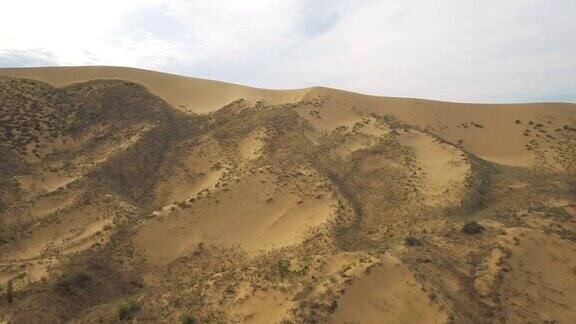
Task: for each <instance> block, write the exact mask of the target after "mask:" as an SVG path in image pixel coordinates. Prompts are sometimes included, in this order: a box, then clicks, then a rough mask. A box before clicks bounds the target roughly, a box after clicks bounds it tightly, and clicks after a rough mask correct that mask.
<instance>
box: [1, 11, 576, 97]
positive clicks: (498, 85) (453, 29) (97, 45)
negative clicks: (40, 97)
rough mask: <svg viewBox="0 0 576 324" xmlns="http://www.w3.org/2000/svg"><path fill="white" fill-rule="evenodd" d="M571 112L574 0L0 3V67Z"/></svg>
mask: <svg viewBox="0 0 576 324" xmlns="http://www.w3.org/2000/svg"><path fill="white" fill-rule="evenodd" d="M46 65H120V66H131V67H138V68H145V69H154V70H159V71H165V72H171V73H177V74H183V75H189V76H194V77H202V78H210V79H217V80H221V81H228V82H233V83H240V84H246V85H252V86H257V87H265V88H300V87H307V86H312V85H324V86H329V87H335V88H341V89H347V90H353V91H359V92H363V93H370V94H378V95H385V96H402V97H421V98H429V99H442V100H452V101H467V102H524V101H570V102H576V1H575V0H434V1H431V0H355V1H354V0H332V1H328V0H92V1H81V0H50V1H45V0H35V1H34V0H2V3H1V4H0V66H3V67H11V66H46Z"/></svg>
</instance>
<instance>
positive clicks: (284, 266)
mask: <svg viewBox="0 0 576 324" xmlns="http://www.w3.org/2000/svg"><path fill="white" fill-rule="evenodd" d="M276 267H277V268H278V272H280V275H281V276H282V277H285V276H287V275H288V274H289V273H290V260H286V259H282V260H280V261H278V263H277V264H276Z"/></svg>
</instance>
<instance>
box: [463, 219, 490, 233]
mask: <svg viewBox="0 0 576 324" xmlns="http://www.w3.org/2000/svg"><path fill="white" fill-rule="evenodd" d="M485 230H486V229H485V228H484V226H482V225H480V224H478V222H477V221H469V222H468V223H466V224H464V226H462V232H463V233H464V234H468V235H476V234H480V233H482V232H484V231H485Z"/></svg>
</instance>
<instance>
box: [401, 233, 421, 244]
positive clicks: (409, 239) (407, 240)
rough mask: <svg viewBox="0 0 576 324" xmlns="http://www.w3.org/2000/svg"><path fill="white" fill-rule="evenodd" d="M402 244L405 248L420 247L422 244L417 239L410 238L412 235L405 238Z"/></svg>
mask: <svg viewBox="0 0 576 324" xmlns="http://www.w3.org/2000/svg"><path fill="white" fill-rule="evenodd" d="M404 243H405V244H406V245H407V246H420V245H422V242H420V240H419V239H418V238H417V237H415V236H412V235H408V236H406V238H405V239H404Z"/></svg>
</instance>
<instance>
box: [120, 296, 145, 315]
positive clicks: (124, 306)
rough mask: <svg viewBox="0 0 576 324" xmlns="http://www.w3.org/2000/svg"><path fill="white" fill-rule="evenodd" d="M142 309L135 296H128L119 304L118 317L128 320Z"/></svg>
mask: <svg viewBox="0 0 576 324" xmlns="http://www.w3.org/2000/svg"><path fill="white" fill-rule="evenodd" d="M139 309H140V306H139V305H138V302H137V301H136V299H134V298H128V299H126V300H125V301H124V302H122V303H121V304H120V305H118V309H117V313H118V319H121V320H126V319H131V318H132V316H134V313H136V311H138V310H139Z"/></svg>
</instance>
